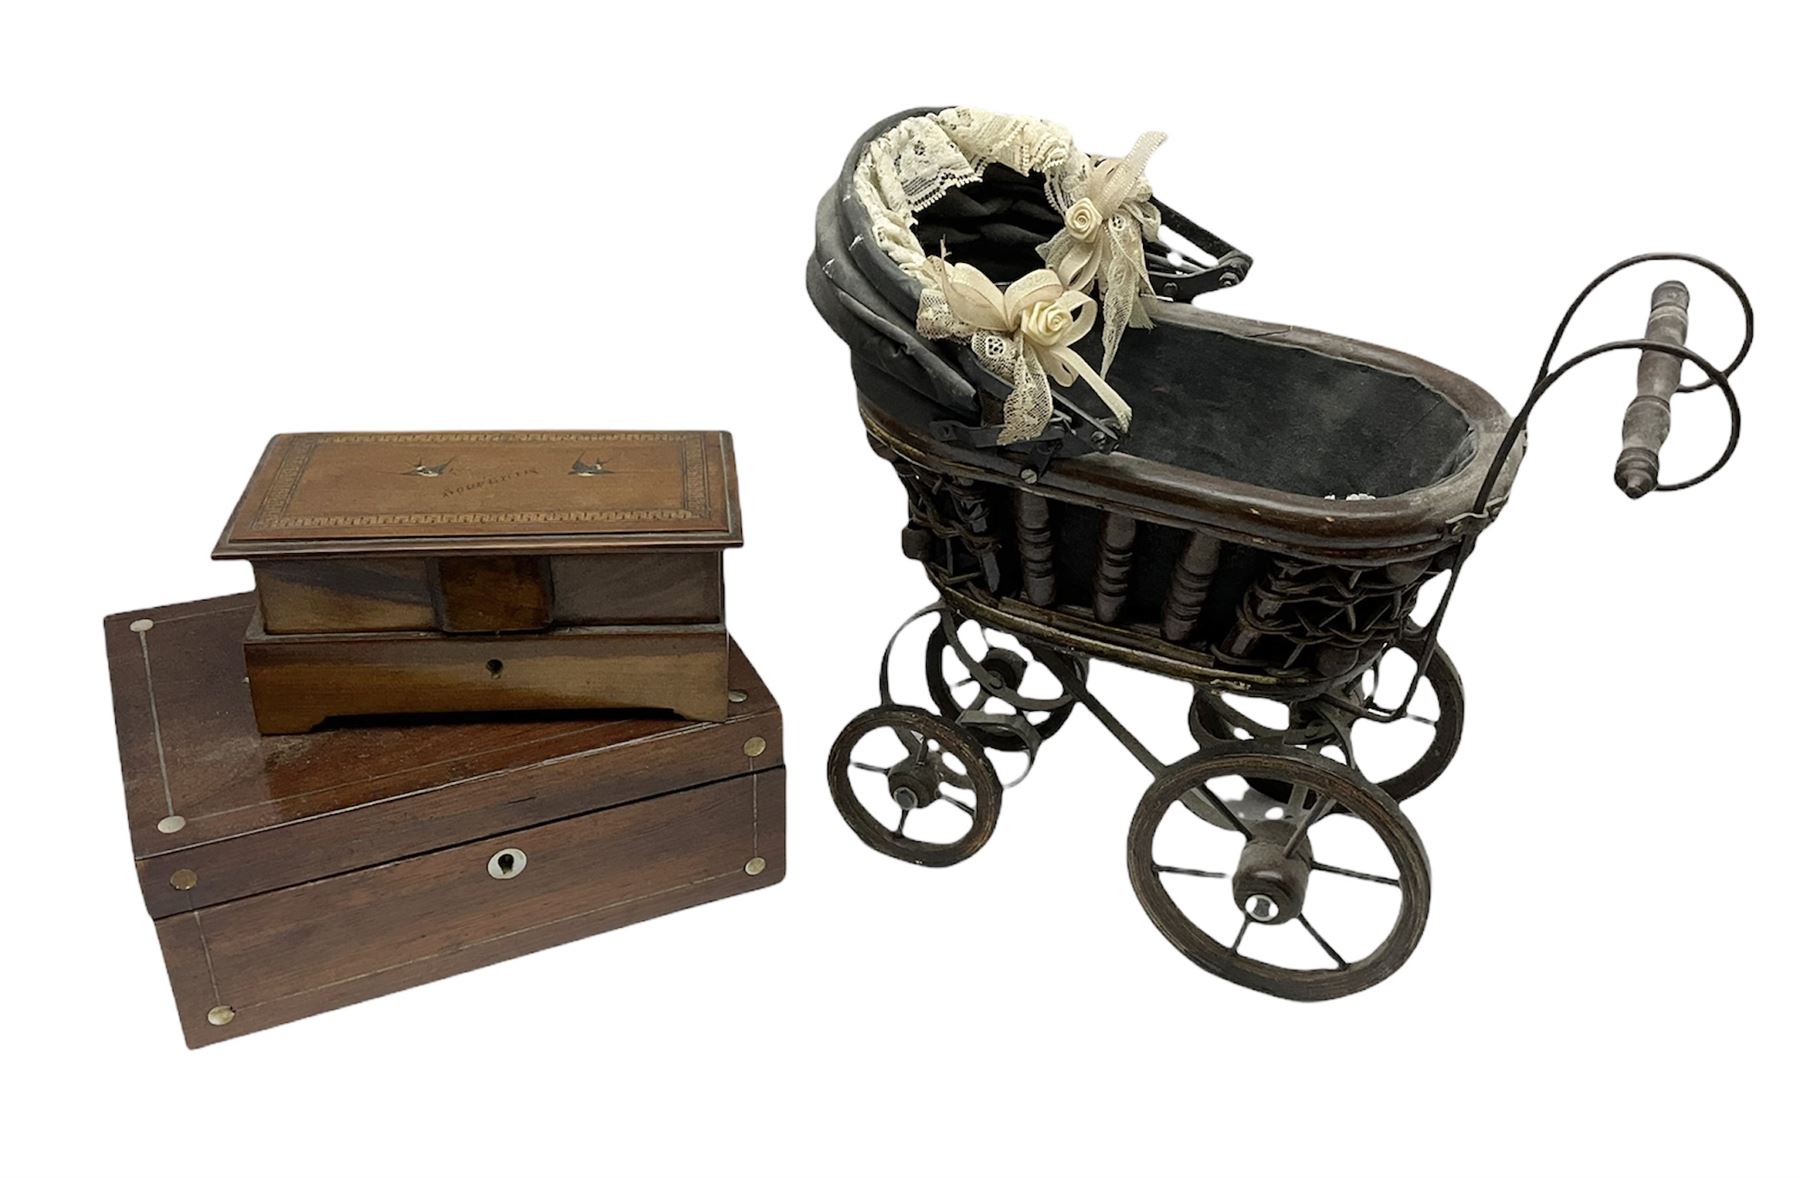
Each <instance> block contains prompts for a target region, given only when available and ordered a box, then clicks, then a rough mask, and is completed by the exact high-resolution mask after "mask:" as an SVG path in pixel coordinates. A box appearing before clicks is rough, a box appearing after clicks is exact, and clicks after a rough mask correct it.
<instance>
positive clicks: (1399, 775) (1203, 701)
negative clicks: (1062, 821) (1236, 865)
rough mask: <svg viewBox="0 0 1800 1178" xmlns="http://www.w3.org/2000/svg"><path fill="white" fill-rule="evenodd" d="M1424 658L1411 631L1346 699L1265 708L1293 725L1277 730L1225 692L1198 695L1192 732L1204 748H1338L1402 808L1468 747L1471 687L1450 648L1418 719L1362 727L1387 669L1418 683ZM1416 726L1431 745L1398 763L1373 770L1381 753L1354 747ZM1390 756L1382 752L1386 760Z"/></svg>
mask: <svg viewBox="0 0 1800 1178" xmlns="http://www.w3.org/2000/svg"><path fill="white" fill-rule="evenodd" d="M1424 650H1425V638H1424V634H1423V632H1422V631H1419V630H1409V631H1408V632H1407V633H1406V634H1405V635H1404V636H1402V637H1401V639H1400V640H1399V641H1398V642H1396V643H1395V644H1394V646H1393V647H1392V648H1390V649H1389V650H1388V651H1387V652H1386V653H1385V654H1383V655H1382V656H1381V658H1380V659H1379V660H1377V662H1376V664H1375V666H1374V668H1373V669H1371V670H1370V671H1369V672H1368V673H1366V674H1364V675H1363V676H1362V677H1361V678H1360V679H1358V680H1357V681H1355V682H1354V683H1351V684H1349V685H1348V686H1347V687H1345V688H1343V690H1342V691H1341V692H1339V693H1336V694H1334V695H1328V696H1322V697H1320V698H1319V699H1313V700H1306V701H1304V702H1301V703H1295V704H1289V705H1285V708H1284V706H1283V705H1279V704H1275V703H1273V702H1271V701H1262V706H1263V707H1266V708H1269V709H1272V710H1277V711H1279V710H1285V711H1286V713H1287V715H1286V718H1285V720H1280V719H1276V720H1274V722H1270V721H1269V720H1262V719H1257V718H1255V717H1252V716H1251V715H1249V714H1248V713H1247V712H1246V711H1245V710H1244V708H1243V707H1242V706H1240V705H1239V704H1237V703H1235V702H1233V699H1232V697H1231V696H1229V695H1227V694H1225V693H1223V692H1219V691H1216V690H1214V689H1212V688H1210V687H1199V688H1196V689H1195V691H1194V702H1193V706H1192V707H1191V708H1189V710H1188V729H1189V731H1191V732H1192V733H1193V735H1194V739H1195V740H1197V741H1199V742H1200V743H1201V745H1202V746H1203V747H1212V746H1214V745H1216V744H1217V743H1218V742H1219V741H1229V740H1259V741H1268V742H1273V743H1276V744H1284V745H1290V746H1293V747H1298V748H1310V749H1315V750H1317V749H1324V748H1333V747H1335V748H1337V749H1338V750H1339V751H1341V752H1343V753H1344V755H1345V756H1346V757H1347V758H1359V759H1358V760H1354V761H1352V763H1353V764H1356V765H1357V767H1358V768H1360V769H1361V770H1362V771H1363V772H1364V773H1365V775H1367V777H1368V778H1369V779H1370V781H1371V782H1372V783H1373V784H1374V785H1375V786H1376V787H1377V788H1379V789H1380V790H1382V791H1383V792H1384V793H1386V794H1387V795H1388V796H1389V797H1391V798H1393V799H1394V800H1395V801H1404V800H1405V799H1407V798H1410V797H1412V796H1413V795H1414V794H1416V793H1418V792H1419V791H1420V790H1422V789H1424V788H1425V787H1426V786H1428V785H1430V784H1431V783H1432V782H1434V781H1436V780H1437V779H1438V777H1439V776H1440V775H1441V774H1442V773H1443V772H1444V769H1445V768H1446V767H1447V766H1448V765H1449V764H1450V758H1451V757H1453V756H1455V755H1456V746H1457V745H1458V744H1460V743H1461V742H1462V729H1463V687H1462V676H1460V675H1458V674H1457V673H1456V664H1455V663H1452V662H1451V661H1450V656H1449V655H1447V654H1445V653H1444V650H1443V648H1442V647H1439V648H1438V649H1437V650H1436V651H1435V652H1434V653H1433V654H1432V656H1431V665H1430V666H1429V667H1427V668H1426V670H1425V680H1424V682H1423V683H1421V684H1420V685H1419V692H1418V694H1417V695H1415V696H1414V697H1413V703H1412V706H1411V709H1410V711H1411V713H1412V714H1411V715H1409V716H1407V717H1406V718H1405V719H1401V720H1396V721H1394V722H1392V723H1389V724H1383V723H1380V722H1378V721H1375V720H1368V719H1359V718H1358V716H1357V714H1356V712H1357V710H1359V709H1361V708H1363V707H1364V706H1366V705H1367V704H1368V702H1369V701H1370V700H1371V699H1373V698H1374V695H1375V689H1376V686H1377V685H1378V684H1379V683H1380V681H1381V676H1382V674H1383V671H1384V668H1385V669H1386V673H1387V674H1389V675H1390V676H1392V675H1394V674H1396V673H1400V674H1401V675H1402V676H1403V677H1404V678H1410V676H1411V675H1412V673H1413V668H1414V667H1415V666H1416V665H1417V659H1418V658H1419V656H1420V655H1421V654H1423V653H1424ZM1396 656H1399V657H1396ZM1415 721H1416V722H1422V723H1424V724H1426V725H1429V726H1430V728H1431V735H1430V737H1429V738H1428V739H1427V740H1426V741H1424V742H1419V743H1423V748H1418V747H1416V746H1415V747H1413V748H1398V749H1394V750H1392V752H1393V753H1394V754H1395V755H1394V756H1382V757H1381V758H1380V761H1379V762H1378V763H1370V759H1371V758H1370V754H1371V753H1375V752H1376V750H1375V749H1373V748H1372V747H1371V742H1369V741H1368V740H1366V739H1365V740H1363V745H1364V747H1363V748H1362V749H1361V750H1356V749H1353V748H1351V747H1349V746H1350V745H1351V743H1352V741H1354V740H1356V739H1358V738H1360V737H1361V736H1362V735H1363V734H1365V733H1369V732H1371V731H1372V730H1374V729H1380V728H1390V729H1394V730H1396V731H1404V730H1406V729H1408V728H1411V727H1412V725H1413V723H1414V722H1415ZM1401 743H1404V742H1401ZM1389 751H1390V750H1388V749H1382V750H1379V752H1380V753H1387V752H1389ZM1252 784H1256V783H1252ZM1271 784H1272V783H1271ZM1257 788H1258V789H1260V790H1262V791H1263V792H1264V793H1267V794H1269V795H1270V796H1271V797H1274V798H1275V800H1276V801H1281V802H1285V801H1287V794H1286V792H1285V791H1284V790H1282V789H1279V788H1277V789H1275V790H1273V791H1271V790H1269V789H1265V788H1264V787H1263V786H1262V785H1257Z"/></svg>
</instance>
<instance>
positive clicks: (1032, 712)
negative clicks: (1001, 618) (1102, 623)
mask: <svg viewBox="0 0 1800 1178" xmlns="http://www.w3.org/2000/svg"><path fill="white" fill-rule="evenodd" d="M965 627H968V628H970V629H968V630H967V635H968V636H967V637H966V638H965V637H964V633H965ZM977 633H978V634H979V636H980V637H979V639H978V640H973V641H972V639H975V635H976V634H977ZM993 638H994V635H993V632H991V631H989V630H988V629H987V628H986V627H983V626H978V625H976V624H975V623H973V622H967V623H965V622H963V621H962V620H961V619H959V618H957V617H956V616H955V615H954V614H951V613H948V612H946V613H945V614H944V616H943V619H942V624H941V625H939V626H937V627H935V628H933V630H932V631H931V637H930V638H928V639H927V640H926V643H925V686H926V688H927V689H928V690H929V691H930V692H931V702H932V703H934V704H936V705H937V710H938V713H939V714H940V715H942V716H943V717H944V718H945V719H946V720H949V721H951V722H953V723H955V722H957V721H960V720H962V719H963V717H964V716H965V715H966V714H968V713H980V716H979V717H978V718H977V722H975V723H971V724H969V726H968V727H969V731H970V732H971V733H972V734H973V735H974V737H975V739H976V740H978V741H980V742H981V743H982V744H983V745H985V746H987V747H988V748H991V749H994V750H996V751H998V752H1005V753H1021V752H1035V751H1036V749H1037V745H1039V744H1041V743H1043V742H1044V741H1046V740H1048V739H1049V738H1050V737H1052V736H1054V735H1055V734H1056V731H1057V729H1059V728H1061V727H1062V726H1063V724H1064V723H1066V722H1067V721H1068V719H1069V715H1070V713H1072V712H1073V711H1074V710H1075V697H1074V696H1072V695H1070V694H1069V693H1068V692H1067V691H1066V690H1063V689H1062V688H1061V687H1060V685H1059V684H1058V683H1057V682H1056V680H1055V678H1054V676H1053V675H1052V674H1051V673H1050V672H1049V671H1048V670H1047V669H1042V670H1036V673H1035V674H1034V673H1033V672H1034V669H1036V668H1037V667H1038V666H1039V664H1037V663H1035V661H1034V660H1033V659H1031V658H1029V657H1027V655H1026V654H1022V653H1020V652H1019V651H1016V650H1011V649H1009V648H1007V647H1004V646H997V645H995V644H994V642H993ZM1071 664H1072V665H1073V666H1074V668H1075V672H1076V674H1078V675H1080V676H1082V677H1083V678H1084V679H1085V678H1086V675H1087V660H1085V659H1081V658H1074V659H1071ZM1028 680H1030V681H1029V682H1028ZM997 705H998V706H997ZM1026 727H1029V728H1030V729H1031V733H1027V732H1025V731H1023V729H1024V728H1026Z"/></svg>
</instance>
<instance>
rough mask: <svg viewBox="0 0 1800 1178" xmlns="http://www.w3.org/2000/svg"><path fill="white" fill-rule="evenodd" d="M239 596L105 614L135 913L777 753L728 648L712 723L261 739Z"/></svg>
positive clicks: (657, 721)
mask: <svg viewBox="0 0 1800 1178" xmlns="http://www.w3.org/2000/svg"><path fill="white" fill-rule="evenodd" d="M254 608H255V596H254V595H253V594H248V593H246V594H240V595H237V596H235V597H221V598H214V599H212V600H209V601H197V602H192V603H189V604H186V605H171V606H163V607H161V608H158V609H150V610H143V611H139V612H136V613H124V614H116V615H114V616H112V617H109V618H107V619H106V649H107V658H108V662H109V663H110V665H111V672H112V689H113V714H114V720H115V723H116V725H117V729H118V738H119V760H120V765H121V768H122V770H123V774H124V779H125V804H126V811H127V814H128V816H129V820H130V824H131V846H132V853H133V855H134V857H135V858H136V860H137V868H138V878H139V882H140V884H141V885H142V887H143V890H144V901H145V905H146V907H148V908H149V910H150V913H151V915H152V916H168V915H170V914H172V913H177V912H185V911H188V910H191V909H195V908H202V907H205V906H207V905H210V904H218V903H223V902H224V901H227V900H233V899H237V898H239V897H242V896H247V895H252V894H255V893H257V892H264V891H269V890H272V889H274V888H279V887H288V886H291V885H293V884H298V883H306V882H309V881H311V880H315V879H321V878H323V877H325V876H328V875H335V874H337V873H338V872H342V871H353V870H356V869H357V868H361V867H369V866H373V865H375V864H379V863H387V862H391V861H392V860H395V859H400V858H404V857H405V856H408V855H414V854H419V853H421V852H424V851H429V850H436V849H438V848H440V847H447V846H454V845H456V844H459V843H463V842H469V841H472V840H475V839H481V838H487V837H490V836H492V835H495V834H499V833H503V832H506V831H511V830H518V829H522V828H524V827H528V826H535V825H537V824H539V823H542V822H549V821H553V820H555V819H558V818H566V817H570V816H572V815H576V814H584V813H587V812H589V811H593V810H598V809H603V808H605V807H608V806H614V805H619V804H622V803H625V802H631V801H636V800H638V799H641V798H646V797H651V796H653V795H657V794H662V793H667V792H670V791H672V790H677V789H685V788H687V787H689V786H695V785H702V784H706V783H709V782H714V781H722V780H725V779H727V778H731V777H737V776H742V775H744V774H746V773H757V772H763V771H767V770H770V769H775V768H777V767H779V766H780V765H781V764H782V746H781V714H780V712H779V710H778V709H777V707H776V705H775V701H774V700H773V699H772V698H771V697H770V695H769V693H768V690H767V689H766V688H765V687H764V686H763V684H762V682H761V680H759V679H758V678H757V675H756V671H755V669H754V668H753V667H751V665H750V663H749V661H748V660H746V659H745V658H744V656H743V653H742V652H741V651H739V650H738V649H737V647H736V646H735V645H733V647H732V650H731V657H732V666H731V686H732V690H733V692H734V693H736V692H741V693H743V695H744V698H743V699H742V700H741V701H734V702H733V703H732V704H731V715H730V717H729V718H728V719H726V720H724V721H722V722H716V723H713V722H697V721H690V720H681V719H676V718H672V717H669V716H666V715H654V716H652V715H644V714H637V715H633V714H629V713H626V714H618V715H614V716H612V717H606V716H603V715H600V714H594V715H583V716H574V717H571V716H558V717H551V718H543V717H532V718H524V719H520V718H509V719H501V720H494V719H484V720H471V721H463V722H449V723H444V722H439V723H428V724H404V725H395V726H391V727H389V726H374V725H367V724H352V725H345V726H341V727H336V728H327V729H323V730H321V731H318V732H313V733H308V734H306V735H304V736H262V735H259V734H258V733H257V731H256V722H255V718H254V716H253V714H252V712H251V707H250V689H249V687H248V686H247V685H246V683H245V680H244V657H243V638H244V629H245V627H246V625H247V624H248V623H249V621H250V615H251V612H252V610H253V609H254ZM752 738H760V740H761V744H758V743H756V742H755V740H753V739H752ZM750 749H754V750H756V752H755V755H754V756H752V755H751V754H750V752H749V750H750Z"/></svg>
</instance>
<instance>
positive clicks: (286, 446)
mask: <svg viewBox="0 0 1800 1178" xmlns="http://www.w3.org/2000/svg"><path fill="white" fill-rule="evenodd" d="M741 543H743V525H742V519H741V517H740V515H739V513H738V503H737V470H736V467H735V465H734V462H733V458H732V449H731V435H730V434H727V433H718V432H661V433H629V432H620V431H550V432H499V433H416V434H409V433H364V434H278V435H276V436H275V437H274V438H273V439H271V440H270V442H269V446H268V449H267V450H265V451H264V452H263V457H262V461H261V462H260V463H258V464H257V467H256V471H255V473H253V474H252V475H251V477H250V485H249V486H248V487H247V488H246V489H245V491H244V496H243V498H242V499H241V500H240V501H239V502H238V506H237V510H236V511H235V512H233V514H232V517H231V522H230V523H228V524H227V525H226V527H225V532H224V534H223V535H221V536H220V537H219V543H218V545H217V546H216V547H215V548H214V549H213V557H214V558H215V559H229V558H234V557H256V558H266V557H279V556H291V557H302V558H314V557H318V556H329V555H349V554H356V553H393V552H407V553H425V554H431V553H458V552H471V551H494V550H502V549H504V550H510V551H529V552H542V553H550V552H586V551H595V550H600V549H616V548H643V549H648V548H687V549H693V548H726V547H735V546H737V545H739V544H741Z"/></svg>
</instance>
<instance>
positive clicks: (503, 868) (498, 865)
mask: <svg viewBox="0 0 1800 1178" xmlns="http://www.w3.org/2000/svg"><path fill="white" fill-rule="evenodd" d="M524 870H525V852H524V851H521V850H519V849H518V848H517V847H507V848H506V849H505V850H503V851H495V852H494V857H493V858H492V859H489V860H488V874H489V875H491V876H493V877H494V878H495V879H511V878H512V877H513V876H515V875H517V874H519V873H520V872H521V871H524Z"/></svg>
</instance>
